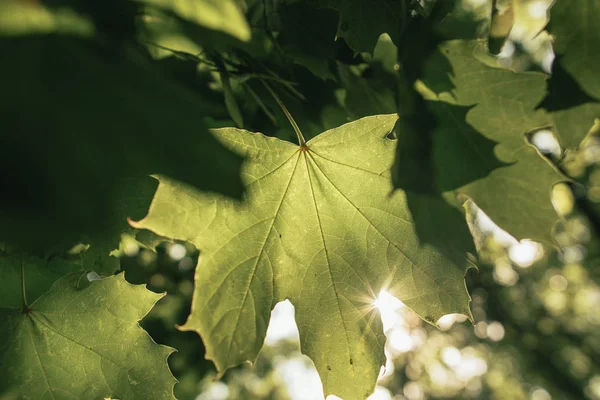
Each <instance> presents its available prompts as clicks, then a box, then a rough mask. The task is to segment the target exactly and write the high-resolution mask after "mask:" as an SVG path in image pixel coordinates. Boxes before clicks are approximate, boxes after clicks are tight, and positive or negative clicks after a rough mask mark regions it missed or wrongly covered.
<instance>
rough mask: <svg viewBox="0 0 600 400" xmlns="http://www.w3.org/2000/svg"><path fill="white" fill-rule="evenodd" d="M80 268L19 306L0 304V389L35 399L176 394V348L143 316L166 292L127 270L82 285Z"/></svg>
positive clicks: (158, 396)
mask: <svg viewBox="0 0 600 400" xmlns="http://www.w3.org/2000/svg"><path fill="white" fill-rule="evenodd" d="M79 276H80V274H72V275H68V276H66V277H64V278H62V279H60V280H59V281H57V282H56V283H55V284H54V285H53V286H52V288H51V289H50V291H49V292H47V293H46V294H44V295H43V296H41V297H40V298H39V299H37V300H36V301H34V302H33V303H32V304H30V306H29V308H30V310H29V311H28V312H26V313H24V312H22V311H21V310H20V309H19V308H12V307H0V318H1V320H2V325H1V327H0V376H2V379H0V392H8V391H14V392H16V393H17V394H18V395H19V396H22V398H29V399H104V398H114V399H174V398H175V397H174V396H173V386H174V384H175V382H176V381H175V378H173V376H172V375H171V373H170V371H169V368H168V366H167V357H168V356H169V354H171V353H172V352H173V350H172V349H170V348H168V347H166V346H160V345H157V344H156V343H155V342H154V341H153V340H152V339H151V338H150V336H148V334H147V333H146V332H144V330H142V328H140V327H139V325H138V321H139V320H140V319H142V318H143V317H144V316H145V315H146V314H147V313H148V311H149V310H150V309H151V308H152V306H154V304H155V303H156V302H157V301H158V300H159V299H160V298H161V297H162V295H159V294H155V293H152V292H150V291H148V290H146V289H145V288H144V287H141V286H133V285H130V284H129V283H127V282H126V281H125V280H124V279H123V276H122V275H117V276H113V277H110V278H106V279H102V280H99V281H94V282H92V283H91V284H90V285H89V286H87V287H86V288H84V289H77V288H76V284H77V281H78V279H79Z"/></svg>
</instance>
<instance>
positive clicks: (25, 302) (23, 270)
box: [21, 252, 31, 314]
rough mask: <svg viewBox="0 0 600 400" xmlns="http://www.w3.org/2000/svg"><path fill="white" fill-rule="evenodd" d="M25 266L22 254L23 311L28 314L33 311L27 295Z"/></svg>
mask: <svg viewBox="0 0 600 400" xmlns="http://www.w3.org/2000/svg"><path fill="white" fill-rule="evenodd" d="M23 264H24V263H23V252H21V300H22V302H23V304H22V306H21V311H22V312H23V313H24V314H27V313H29V311H31V309H30V308H29V305H28V304H27V293H26V292H25V266H24V265H23Z"/></svg>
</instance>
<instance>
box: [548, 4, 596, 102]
mask: <svg viewBox="0 0 600 400" xmlns="http://www.w3.org/2000/svg"><path fill="white" fill-rule="evenodd" d="M550 21H551V22H550V25H549V27H548V30H549V31H550V33H551V34H552V35H553V36H554V38H555V41H554V51H555V52H556V53H557V55H558V56H559V58H560V62H561V64H562V66H563V68H564V69H565V70H566V71H567V72H568V73H569V74H571V76H572V77H573V78H574V79H575V80H576V81H577V82H578V83H579V86H580V87H581V89H582V90H583V91H584V92H585V93H587V94H588V95H590V96H592V97H595V98H596V99H600V74H598V66H599V65H600V52H599V51H598V49H600V29H598V26H599V25H600V0H571V1H555V2H554V5H553V6H552V8H551V9H550Z"/></svg>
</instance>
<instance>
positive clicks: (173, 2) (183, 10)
mask: <svg viewBox="0 0 600 400" xmlns="http://www.w3.org/2000/svg"><path fill="white" fill-rule="evenodd" d="M140 1H141V2H142V3H146V4H150V5H153V6H158V7H160V8H162V9H166V10H169V11H173V12H175V13H176V14H177V15H179V16H180V17H182V18H184V19H186V20H188V21H190V22H194V23H196V24H198V25H200V26H202V27H205V28H208V29H212V30H216V31H222V32H225V33H228V34H229V35H231V36H233V37H235V38H237V39H239V40H243V41H248V40H250V36H251V33H250V27H249V26H248V22H247V21H246V17H245V16H244V14H243V13H242V11H241V10H240V8H239V6H238V5H237V3H236V2H235V1H234V0H140Z"/></svg>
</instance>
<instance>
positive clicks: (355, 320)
mask: <svg viewBox="0 0 600 400" xmlns="http://www.w3.org/2000/svg"><path fill="white" fill-rule="evenodd" d="M396 120H397V116H396V115H379V116H373V117H366V118H363V119H361V120H358V121H355V122H352V123H349V124H346V125H343V126H341V127H339V128H335V129H332V130H329V131H327V132H325V133H322V134H321V135H319V136H317V137H315V138H314V139H312V140H310V141H309V142H308V143H306V145H302V146H298V145H294V144H292V143H289V142H285V141H282V140H279V139H276V138H269V137H266V136H263V135H262V134H258V133H251V132H247V131H243V130H238V129H233V128H226V129H220V130H216V131H214V134H215V135H216V137H217V138H218V139H219V140H220V141H221V142H222V143H224V144H225V145H226V146H228V147H230V148H231V149H232V150H233V151H235V152H237V153H239V154H243V155H244V156H246V157H248V158H247V162H246V164H245V166H244V168H243V177H244V181H245V185H246V190H247V197H246V199H245V201H244V202H242V203H238V202H235V201H234V200H231V199H227V198H224V197H223V196H221V195H215V194H207V193H202V192H199V191H197V190H195V189H193V188H191V187H189V186H186V185H183V184H180V183H177V182H175V181H173V180H170V179H167V178H162V177H161V178H160V184H159V187H158V191H157V194H156V196H155V198H154V200H153V203H152V205H151V207H150V211H149V214H148V216H147V217H146V218H145V219H143V220H142V221H140V222H137V223H135V224H134V225H135V226H136V227H140V228H147V229H150V230H152V231H154V232H156V233H158V234H160V235H162V236H166V237H171V238H177V239H183V240H188V241H191V242H192V243H194V244H195V245H196V246H197V247H198V248H199V249H200V250H201V256H200V259H199V262H198V266H197V268H196V276H195V284H196V286H195V291H194V299H193V305H192V312H191V314H190V316H189V319H188V321H187V323H186V324H185V325H184V327H183V329H185V330H194V331H196V332H198V333H199V334H200V335H201V336H202V338H203V340H204V343H205V345H206V348H207V358H209V359H212V360H214V362H215V364H216V366H217V369H218V370H219V372H220V373H223V372H224V371H225V370H226V369H227V368H229V367H231V366H234V365H237V364H240V363H242V362H244V361H246V360H250V361H253V360H254V359H255V358H256V355H257V353H258V351H259V350H260V348H261V346H262V344H263V340H264V338H265V333H266V330H267V325H268V323H269V316H270V312H271V310H272V308H273V306H274V305H275V304H276V303H277V302H279V301H282V300H284V299H286V298H287V299H290V300H291V302H292V303H293V304H294V305H295V307H296V322H297V324H298V328H299V331H300V340H301V346H302V352H303V353H304V354H306V355H308V356H309V357H310V358H311V359H312V360H313V361H314V363H315V366H316V368H317V370H318V372H319V374H320V376H321V379H322V382H323V386H324V391H325V394H326V395H327V394H336V395H338V396H341V397H343V398H344V399H363V398H366V397H367V396H368V395H369V394H370V393H371V392H372V390H373V388H374V386H375V382H376V380H377V375H378V374H379V371H380V366H381V365H382V364H383V362H384V353H383V347H384V343H385V337H384V335H383V330H382V326H381V321H380V318H379V316H378V315H377V313H376V310H375V309H374V307H373V302H374V301H375V298H376V296H377V295H378V293H379V291H380V290H381V289H386V290H388V291H389V292H391V293H392V294H393V295H395V296H397V297H398V298H399V299H400V300H402V301H403V302H404V303H405V304H406V305H408V306H409V307H411V308H412V309H413V310H415V311H416V312H417V313H418V314H419V315H421V316H422V317H423V318H424V319H426V320H427V321H430V322H432V323H434V322H435V321H437V319H438V318H440V317H441V316H443V315H444V314H448V313H462V314H466V315H469V306H468V304H469V296H468V294H467V292H466V290H465V284H464V274H465V271H466V269H467V262H466V257H465V255H464V254H463V256H462V258H456V257H453V256H452V255H449V256H446V255H445V254H446V253H442V252H440V251H439V250H438V249H437V248H434V247H433V246H431V245H427V244H420V243H419V240H418V238H417V233H416V230H415V225H414V222H413V219H412V217H411V214H410V212H409V209H408V206H407V194H406V193H404V192H402V191H399V190H397V191H394V189H393V187H392V184H391V179H390V167H391V165H392V163H393V161H394V153H395V142H394V141H393V140H390V139H388V138H387V136H388V134H389V133H390V131H391V130H392V128H393V126H394V124H395V122H396ZM430 223H433V224H435V223H436V221H435V220H431V221H430ZM432 229H433V227H432ZM447 254H450V252H448V253H447Z"/></svg>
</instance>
